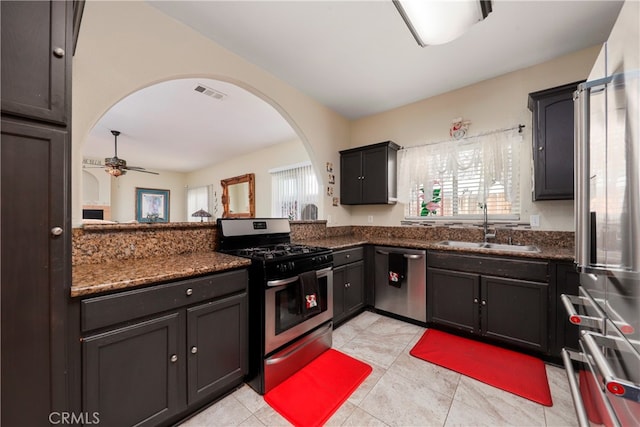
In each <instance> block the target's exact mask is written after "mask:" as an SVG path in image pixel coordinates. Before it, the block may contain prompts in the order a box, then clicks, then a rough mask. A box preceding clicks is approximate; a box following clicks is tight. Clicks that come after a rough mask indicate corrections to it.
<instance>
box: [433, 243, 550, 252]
mask: <svg viewBox="0 0 640 427" xmlns="http://www.w3.org/2000/svg"><path fill="white" fill-rule="evenodd" d="M436 245H443V246H450V247H452V248H469V249H474V248H477V249H489V250H494V251H509V252H540V249H538V247H536V246H532V245H526V246H525V245H507V244H501V243H476V242H462V241H457V240H444V241H442V242H438V243H436Z"/></svg>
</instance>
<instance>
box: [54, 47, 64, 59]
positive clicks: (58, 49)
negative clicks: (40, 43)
mask: <svg viewBox="0 0 640 427" xmlns="http://www.w3.org/2000/svg"><path fill="white" fill-rule="evenodd" d="M53 54H54V55H55V56H56V58H62V57H64V49H63V48H61V47H56V48H55V49H53Z"/></svg>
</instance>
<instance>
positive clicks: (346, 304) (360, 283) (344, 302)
mask: <svg viewBox="0 0 640 427" xmlns="http://www.w3.org/2000/svg"><path fill="white" fill-rule="evenodd" d="M363 256H364V250H363V248H362V247H359V248H353V249H346V250H343V251H336V252H334V254H333V265H334V269H333V321H334V325H339V324H340V323H342V322H344V321H345V320H347V319H349V318H350V317H352V316H353V315H355V314H356V313H359V312H360V311H362V310H363V309H364V306H365V295H364V291H365V289H364V283H365V282H364V261H363Z"/></svg>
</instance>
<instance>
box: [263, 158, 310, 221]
mask: <svg viewBox="0 0 640 427" xmlns="http://www.w3.org/2000/svg"><path fill="white" fill-rule="evenodd" d="M270 173H271V194H272V200H271V214H272V216H273V217H276V218H289V219H290V220H301V219H308V220H315V219H318V202H319V198H320V191H319V186H318V180H317V179H316V174H315V173H314V171H313V167H312V166H311V164H310V163H308V164H306V163H305V164H302V165H296V166H294V167H288V168H280V169H278V170H271V171H270Z"/></svg>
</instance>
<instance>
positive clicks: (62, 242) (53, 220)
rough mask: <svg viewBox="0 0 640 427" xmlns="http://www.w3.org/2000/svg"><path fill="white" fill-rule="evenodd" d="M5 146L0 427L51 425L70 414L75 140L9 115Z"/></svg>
mask: <svg viewBox="0 0 640 427" xmlns="http://www.w3.org/2000/svg"><path fill="white" fill-rule="evenodd" d="M4 3H5V2H2V11H3V13H4V10H5V4H4ZM2 23H3V25H4V24H5V16H4V15H3V16H2ZM3 35H4V28H3ZM2 46H3V47H4V40H3V45H2ZM3 60H4V51H3ZM3 71H4V65H3ZM3 78H4V77H3ZM3 88H4V86H3ZM0 139H1V143H0V175H1V180H0V194H1V196H2V197H1V202H0V218H2V221H1V222H2V224H1V227H0V235H1V236H2V238H1V239H0V255H1V256H0V264H1V265H2V271H1V273H0V283H1V285H0V302H1V308H0V312H1V314H2V315H1V317H2V321H1V329H2V330H1V332H0V336H1V343H0V347H1V348H2V362H1V363H0V365H1V377H2V382H1V385H0V388H1V396H2V401H1V403H0V407H1V409H0V413H1V416H0V425H2V426H6V427H11V426H47V425H49V424H50V421H49V420H50V418H49V417H50V416H51V414H54V413H60V412H62V411H67V410H68V399H67V392H66V390H67V372H68V367H67V361H66V353H67V346H66V339H65V336H66V335H65V333H66V327H67V323H66V306H67V299H68V295H69V283H70V277H71V261H70V253H71V237H70V236H71V233H70V229H71V222H70V219H69V218H70V215H68V213H69V206H70V205H69V198H68V195H69V193H68V188H69V182H70V177H69V176H68V174H66V173H65V172H64V171H66V170H67V168H68V160H69V135H68V133H67V132H66V130H65V129H64V128H54V127H50V126H46V125H42V124H39V123H35V122H33V123H28V122H26V121H20V120H13V119H7V118H5V117H4V116H3V118H2V137H1V138H0ZM55 416H56V415H55V414H54V415H53V417H55Z"/></svg>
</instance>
